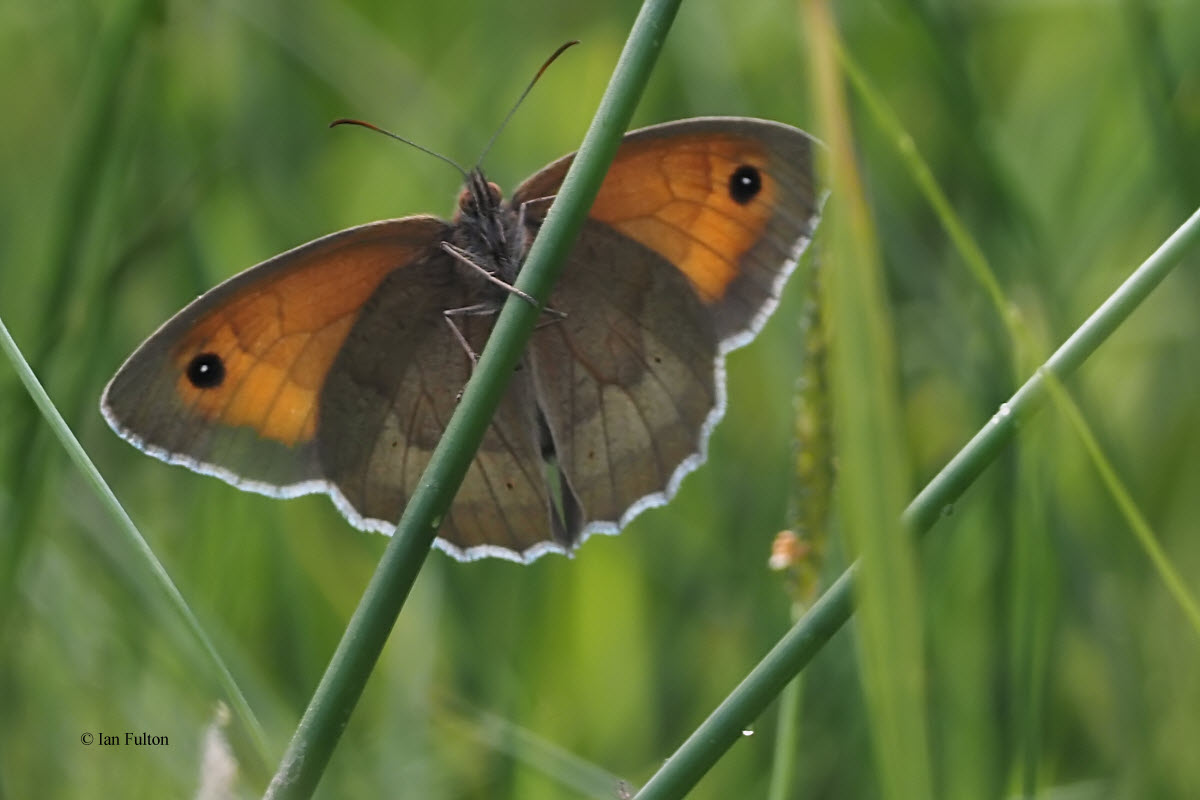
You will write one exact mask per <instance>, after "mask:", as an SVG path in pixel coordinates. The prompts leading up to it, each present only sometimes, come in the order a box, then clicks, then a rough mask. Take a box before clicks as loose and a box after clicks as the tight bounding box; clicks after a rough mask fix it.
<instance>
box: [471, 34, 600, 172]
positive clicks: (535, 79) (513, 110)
mask: <svg viewBox="0 0 1200 800" xmlns="http://www.w3.org/2000/svg"><path fill="white" fill-rule="evenodd" d="M577 44H579V40H578V39H572V40H571V41H569V42H567V43H566V44H563V45H561V46H560V47H559V48H558V49H557V50H555V51H554V52H553V53H551V54H550V57H549V58H547V59H546V63H544V64H542V66H541V68H540V69H539V70H538V71H537V74H536V75H534V76H533V80H531V81H530V82H529V85H528V86H526V87H525V91H523V92H521V96H520V97H518V98H517V102H515V103H513V107H512V108H511V109H509V111H508V116H506V117H505V118H504V121H503V122H501V123H500V127H499V128H496V132H495V133H493V134H492V138H491V139H488V143H487V147H485V148H483V152H482V153H480V155H479V160H478V161H476V162H475V166H476V167H478V166H479V165H480V164H482V163H483V159H484V157H485V156H487V154H488V151H489V150H491V149H492V145H493V144H495V143H496V139H497V138H499V136H500V132H501V131H503V130H504V128H505V127H506V126H507V125H508V121H509V120H510V119H512V118H513V114H515V113H517V109H518V108H520V107H521V103H522V102H524V100H525V97H526V95H528V94H529V92H530V91H531V90H532V89H533V85H534V84H535V83H537V82H538V78H540V77H542V73H543V72H545V71H546V69H547V67H549V66H550V65H551V64H553V63H554V60H555V59H557V58H558V57H559V56H561V55H562V54H563V53H564V52H565V51H566V50H567V49H568V48H571V47H574V46H575V45H577Z"/></svg>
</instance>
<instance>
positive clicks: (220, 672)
mask: <svg viewBox="0 0 1200 800" xmlns="http://www.w3.org/2000/svg"><path fill="white" fill-rule="evenodd" d="M0 349H2V350H3V351H4V354H5V355H6V356H8V359H9V361H10V362H11V363H12V365H13V369H14V370H15V371H16V373H17V377H18V378H20V380H21V383H22V385H23V386H24V387H25V390H26V391H27V392H28V393H29V396H30V398H32V400H33V403H34V406H35V407H36V408H37V409H38V410H39V411H40V412H41V413H42V416H43V417H44V418H45V420H46V422H47V423H48V424H49V426H50V429H51V431H52V432H53V433H54V436H55V437H56V438H57V439H58V441H59V443H60V444H61V445H62V447H63V449H64V450H66V451H67V455H69V456H70V457H71V460H72V461H74V462H75V466H77V467H78V468H79V471H80V472H82V473H83V476H84V477H85V478H86V479H87V481H88V483H89V484H90V485H91V487H92V489H93V490H94V491H95V492H96V495H97V496H98V497H99V498H100V501H101V503H102V504H103V505H104V507H105V508H106V509H107V510H108V512H109V513H110V514H111V515H112V517H113V519H114V520H115V521H116V523H117V527H118V529H119V530H120V531H121V533H122V535H123V536H124V537H125V540H126V542H127V543H128V544H129V545H130V546H131V547H132V548H133V549H134V550H135V551H136V552H137V553H138V554H139V555H140V556H141V557H142V559H143V560H144V561H145V563H146V565H147V566H148V567H149V568H150V572H151V574H152V575H153V576H154V579H155V581H156V582H157V583H158V586H159V588H160V589H161V590H162V592H163V593H164V594H165V595H166V596H167V599H168V600H169V601H170V604H171V607H172V608H173V609H174V610H175V612H176V613H177V614H179V617H180V619H182V620H183V623H184V625H185V626H186V627H187V629H188V631H189V632H190V633H191V634H192V636H194V637H195V640H196V642H197V643H199V645H200V648H201V649H202V650H203V651H204V654H205V655H206V656H207V657H208V660H209V662H210V665H211V668H212V670H213V672H214V673H215V675H216V679H217V682H218V683H219V684H220V685H221V687H222V689H223V690H224V691H225V694H226V697H227V698H228V700H229V703H230V705H231V706H232V707H233V710H234V712H235V713H236V714H237V716H238V717H239V718H240V719H241V721H242V724H243V725H245V727H246V730H247V731H248V732H249V735H250V739H251V741H252V742H253V745H254V748H255V751H256V755H257V756H258V757H259V758H260V759H261V760H262V762H263V763H264V764H265V763H269V751H268V749H267V737H266V734H265V733H264V732H263V729H262V726H261V725H260V724H259V722H258V719H257V718H256V717H255V715H254V712H253V711H252V710H251V708H250V704H249V703H248V702H247V701H246V697H245V695H244V694H242V690H241V687H239V686H238V684H237V681H235V680H234V678H233V673H231V672H230V671H229V667H227V666H226V665H225V662H224V660H223V659H222V658H221V655H220V653H218V652H217V648H216V647H215V646H214V645H213V643H212V640H211V639H209V637H208V634H207V633H206V632H205V630H204V627H203V626H202V625H201V624H200V621H199V620H198V619H197V618H196V615H195V614H194V613H193V612H192V609H191V607H190V606H189V605H188V602H187V600H185V599H184V597H183V595H182V594H181V593H180V591H179V588H178V587H177V586H176V585H175V582H174V581H173V580H171V576H170V575H169V574H168V573H167V570H166V568H165V567H164V566H163V565H162V562H161V561H159V560H158V557H157V556H156V555H154V551H153V550H152V549H151V548H150V545H149V544H147V543H146V539H145V538H144V537H143V536H142V534H141V531H139V530H138V529H137V526H136V525H134V523H133V520H132V519H130V518H129V515H128V514H127V513H126V512H125V509H124V507H122V505H121V502H120V501H119V500H117V497H116V495H114V494H113V491H112V489H111V488H109V486H108V484H107V483H106V482H105V481H104V477H103V476H102V475H101V474H100V471H99V470H98V469H96V465H95V464H93V463H92V460H91V459H90V458H88V454H87V452H86V451H85V450H84V449H83V446H82V445H80V444H79V440H78V439H76V438H75V434H74V433H72V432H71V428H70V426H68V425H67V422H66V420H64V419H63V418H62V415H60V414H59V413H58V409H57V408H56V407H55V406H54V402H53V401H52V400H51V399H50V396H49V395H48V394H46V390H45V389H44V388H43V387H42V384H41V383H40V382H39V381H38V379H37V376H36V375H35V374H34V373H33V369H32V368H31V367H30V365H29V363H28V362H27V361H26V360H25V358H24V356H23V355H22V354H21V351H20V349H19V348H18V347H17V343H16V342H15V341H13V338H12V336H11V335H10V334H9V332H8V328H7V327H6V326H5V325H4V321H3V320H0Z"/></svg>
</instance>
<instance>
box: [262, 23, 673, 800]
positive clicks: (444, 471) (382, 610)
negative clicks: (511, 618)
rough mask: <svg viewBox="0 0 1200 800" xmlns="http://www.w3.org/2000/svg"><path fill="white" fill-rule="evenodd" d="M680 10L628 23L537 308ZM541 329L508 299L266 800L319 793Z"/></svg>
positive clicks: (537, 247) (537, 253) (561, 212)
mask: <svg viewBox="0 0 1200 800" xmlns="http://www.w3.org/2000/svg"><path fill="white" fill-rule="evenodd" d="M679 3H680V0H647V1H646V3H645V4H644V5H643V6H642V9H641V12H640V13H639V14H638V18H637V20H636V21H635V22H634V25H633V30H632V31H631V32H630V35H629V39H628V40H627V41H626V43H625V49H624V51H623V52H622V53H621V58H620V60H619V61H618V63H617V67H616V69H615V71H614V72H613V77H612V80H611V81H610V82H609V85H608V89H607V91H606V92H605V94H604V98H603V99H602V100H601V101H600V107H599V109H597V111H596V115H595V117H594V119H593V120H592V124H591V127H590V128H589V129H588V132H587V135H586V136H585V137H584V141H583V145H582V146H581V147H580V149H579V154H578V155H577V156H576V158H575V160H574V162H573V163H572V165H571V168H570V171H569V172H568V173H567V176H566V179H565V180H564V182H563V185H562V189H561V190H560V191H559V194H558V198H557V200H556V201H555V203H554V205H553V207H552V208H551V210H550V213H549V215H548V216H547V218H546V222H545V224H544V225H543V226H542V230H541V232H540V233H539V235H538V237H537V240H536V241H535V242H534V245H533V247H532V248H531V250H530V253H529V257H528V258H527V259H526V261H525V264H524V266H523V267H522V269H521V274H520V277H519V279H518V281H517V286H518V288H520V289H521V290H523V291H525V292H527V293H528V294H530V295H532V296H533V297H534V298H536V299H538V300H539V301H541V302H544V301H545V299H546V298H547V297H548V296H549V294H550V287H551V285H552V284H553V282H554V280H555V279H556V278H557V277H558V273H559V272H560V271H561V265H562V263H563V259H564V257H565V256H566V254H567V251H568V249H569V248H570V247H571V245H572V243H573V242H574V239H575V235H576V233H578V231H579V228H580V226H581V225H582V224H583V220H584V218H585V216H586V215H587V211H588V209H589V208H591V205H592V201H593V200H594V199H595V197H596V193H597V192H598V191H599V190H600V183H601V181H602V180H603V179H604V175H605V174H606V173H607V171H608V166H609V164H610V163H611V162H612V159H613V156H615V155H616V151H617V147H618V146H619V145H620V141H621V136H622V135H623V134H624V132H625V129H626V128H627V127H628V125H629V120H630V118H631V117H632V116H633V110H634V108H635V107H636V105H637V101H638V99H639V98H640V97H641V94H642V89H643V88H644V87H645V85H646V81H647V80H648V79H649V76H650V70H651V68H652V67H653V65H654V62H655V60H656V58H657V56H658V53H659V51H660V50H661V48H662V44H663V40H664V39H665V37H666V33H667V29H668V28H669V27H670V24H671V22H672V20H673V19H674V17H675V12H676V10H677V9H678V7H679ZM537 320H538V312H537V310H536V309H534V308H533V307H532V306H530V305H529V304H528V303H526V302H524V301H522V300H520V299H519V298H516V297H511V298H510V299H509V301H508V303H507V304H506V305H505V307H504V310H503V312H502V313H501V314H500V317H499V319H498V320H497V321H496V326H495V329H494V330H493V333H492V336H491V339H490V340H489V341H488V345H487V347H486V348H484V351H483V353H482V354H481V356H480V359H479V364H478V366H477V368H476V369H475V373H474V375H473V376H472V377H471V380H470V382H469V383H468V384H467V387H466V389H465V390H464V391H463V397H462V401H461V402H460V403H459V406H458V408H457V410H456V411H455V413H454V416H453V417H452V418H451V420H450V422H449V424H448V425H447V426H446V432H445V434H444V435H443V436H442V439H441V441H440V442H439V443H438V446H437V449H436V450H434V452H433V455H432V457H431V458H430V461H429V466H428V468H427V469H426V470H425V474H424V475H423V476H422V478H421V482H420V484H419V488H418V490H417V491H416V492H415V493H414V494H413V497H412V499H411V500H410V502H409V503H408V505H407V507H406V508H405V509H404V514H403V516H402V517H401V519H400V523H399V525H398V526H397V528H396V533H395V535H394V536H393V537H392V540H391V541H390V542H389V543H388V546H387V549H386V550H385V551H384V554H383V557H382V558H381V559H380V562H379V566H378V567H377V568H376V570H375V574H374V575H373V576H372V578H371V581H370V583H369V584H368V585H367V589H366V591H365V592H364V594H363V598H362V600H361V602H360V603H359V605H358V608H357V610H356V611H355V612H354V616H353V617H352V618H351V619H350V623H349V625H348V626H347V628H346V632H345V634H344V635H343V636H342V641H341V642H340V643H339V644H338V647H337V650H336V651H335V652H334V654H333V659H332V660H331V661H330V664H329V667H328V668H327V669H326V671H325V675H324V676H323V677H322V678H321V683H320V685H319V686H318V687H317V690H316V692H315V693H314V694H313V697H312V700H311V702H310V703H309V706H308V709H307V710H306V711H305V712H304V716H303V718H302V719H301V720H300V725H299V726H298V727H297V729H296V732H295V734H294V735H293V737H292V741H291V744H290V745H289V746H288V750H287V753H286V754H285V755H284V757H283V761H282V763H281V764H280V766H279V771H278V772H277V773H276V775H275V778H274V779H273V780H272V781H271V785H270V787H269V788H268V790H267V796H268V797H270V798H303V797H309V796H311V795H312V793H313V791H314V790H315V788H316V785H317V782H318V781H319V780H320V778H321V775H322V773H323V772H324V770H325V766H326V764H327V763H328V762H329V758H330V755H331V754H332V753H333V748H334V747H335V746H336V745H337V742H338V739H339V738H340V737H341V734H342V730H343V729H344V728H345V727H346V723H347V722H348V721H349V718H350V714H351V712H352V711H353V710H354V706H355V704H356V703H357V702H358V698H359V696H360V695H361V694H362V691H363V687H364V686H365V685H366V682H367V678H368V677H369V676H370V674H371V671H372V669H373V668H374V666H375V663H376V661H377V660H378V659H379V654H380V652H381V651H382V650H383V645H384V643H385V642H386V641H387V637H388V634H389V633H390V632H391V630H392V626H393V625H394V624H395V621H396V618H397V616H398V615H399V614H400V609H401V608H402V607H403V605H404V601H405V599H406V598H407V597H408V593H409V591H410V589H411V588H412V585H413V582H414V581H415V580H416V577H417V574H418V572H419V571H420V569H421V565H422V564H423V563H424V561H425V556H426V555H427V554H428V553H429V549H430V547H431V546H432V544H433V540H434V538H435V536H436V535H437V528H438V523H439V521H440V520H441V519H442V518H444V516H445V514H446V512H447V510H448V509H449V508H450V503H451V501H452V500H453V498H454V493H455V492H456V491H457V490H458V486H459V484H460V483H462V480H463V477H464V476H465V475H466V472H467V468H468V467H469V466H470V463H471V460H472V459H473V458H474V455H475V451H476V450H477V449H478V448H479V444H480V442H481V441H482V440H483V434H484V431H485V430H486V429H487V426H488V425H489V424H490V421H491V418H492V414H493V413H494V412H495V410H496V407H497V405H498V404H499V402H500V398H501V395H502V394H503V392H504V388H505V386H506V384H507V383H508V380H509V378H510V377H511V375H512V373H513V369H514V368H515V367H516V365H517V361H518V359H519V358H520V356H521V352H522V350H523V349H524V346H525V342H526V341H527V340H528V338H529V335H530V333H531V332H532V331H533V326H534V324H535V323H536V322H537Z"/></svg>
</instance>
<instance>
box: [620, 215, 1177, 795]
mask: <svg viewBox="0 0 1200 800" xmlns="http://www.w3.org/2000/svg"><path fill="white" fill-rule="evenodd" d="M1198 242H1200V211H1196V212H1195V213H1194V214H1192V216H1191V217H1189V218H1188V220H1187V222H1185V223H1184V224H1183V225H1181V226H1180V227H1179V229H1178V230H1176V231H1175V233H1173V234H1172V235H1171V236H1170V238H1168V239H1167V241H1165V242H1164V243H1163V244H1162V246H1161V247H1159V248H1158V250H1156V251H1155V252H1154V254H1153V255H1151V256H1150V257H1149V258H1148V259H1146V261H1145V262H1143V263H1142V265H1141V266H1140V267H1138V268H1137V269H1136V270H1135V271H1134V273H1133V274H1132V275H1131V276H1129V278H1128V279H1126V281H1125V282H1124V283H1122V284H1121V286H1120V287H1119V288H1118V289H1117V290H1116V291H1115V292H1113V293H1112V295H1110V296H1109V298H1108V299H1107V300H1106V301H1104V303H1103V305H1101V306H1100V308H1098V309H1097V310H1096V311H1095V312H1094V313H1093V314H1092V315H1091V316H1090V317H1088V319H1087V321H1086V322H1084V323H1083V324H1082V325H1080V326H1079V328H1077V329H1076V331H1075V333H1073V334H1072V335H1071V337H1070V338H1069V339H1067V341H1066V342H1065V343H1064V344H1063V345H1062V346H1061V347H1059V348H1058V350H1056V351H1055V352H1054V354H1053V355H1052V356H1050V358H1049V360H1047V361H1046V363H1045V364H1043V365H1042V366H1041V367H1040V368H1039V369H1038V370H1037V372H1036V373H1035V374H1034V375H1033V377H1031V378H1030V379H1029V380H1028V381H1026V382H1025V384H1024V385H1023V386H1022V387H1021V388H1020V389H1018V390H1017V392H1016V394H1014V395H1013V396H1012V398H1011V399H1010V400H1009V401H1008V402H1007V403H1003V404H1002V405H1001V406H1000V408H999V410H998V411H997V413H996V415H995V416H993V417H992V419H991V420H990V421H989V422H988V423H987V424H986V425H985V426H984V427H983V428H982V429H981V430H980V431H979V432H978V433H976V434H975V436H974V437H972V438H971V441H969V442H968V443H967V444H966V446H965V447H963V448H962V450H960V451H959V452H958V454H957V455H955V456H954V458H952V459H951V460H950V463H948V464H947V465H946V466H945V467H943V468H942V470H941V472H939V473H938V474H937V475H936V476H934V478H933V480H931V481H930V482H929V483H928V484H926V486H925V488H924V489H922V490H921V492H920V493H919V494H918V495H917V496H916V497H915V498H914V499H913V501H912V502H911V503H909V505H908V507H907V508H906V509H905V510H904V514H903V516H902V517H901V519H902V521H903V523H904V527H905V528H906V529H907V530H909V531H911V532H913V533H923V532H924V531H926V530H928V529H929V528H930V527H932V525H933V524H934V523H935V522H936V521H937V520H938V519H939V518H940V517H941V516H942V515H943V513H945V511H946V510H947V509H949V508H951V507H952V505H953V503H954V502H955V501H956V500H957V499H958V498H959V497H960V496H961V495H962V494H963V492H964V491H966V489H967V487H968V486H970V485H971V483H972V482H973V481H974V480H975V478H977V477H978V476H979V474H980V473H981V472H983V470H984V468H985V467H987V466H988V465H989V464H990V463H991V462H992V461H993V460H994V459H995V458H996V456H997V454H998V453H999V452H1000V449H1001V448H1002V447H1003V446H1004V445H1005V444H1007V443H1008V442H1009V440H1011V439H1012V438H1013V436H1014V434H1015V433H1016V431H1017V429H1018V427H1019V426H1020V424H1021V423H1022V422H1023V421H1025V420H1026V419H1028V417H1029V416H1030V415H1031V414H1032V413H1033V412H1034V411H1035V410H1036V409H1037V408H1038V406H1039V405H1040V404H1041V403H1042V401H1043V400H1045V398H1046V395H1047V393H1048V392H1049V391H1050V383H1049V382H1050V381H1051V380H1062V379H1063V378H1065V377H1067V376H1068V375H1070V374H1071V373H1073V372H1074V371H1075V370H1076V369H1078V368H1079V365H1080V364H1082V363H1083V362H1084V361H1085V360H1086V359H1087V358H1088V357H1089V356H1090V355H1091V354H1092V353H1094V352H1095V351H1096V349H1097V348H1098V347H1099V346H1100V345H1101V343H1103V342H1104V340H1105V339H1107V338H1108V337H1109V335H1111V334H1112V332H1113V331H1115V330H1116V329H1117V327H1118V326H1120V325H1121V323H1122V322H1124V321H1125V320H1126V319H1127V318H1128V317H1129V315H1130V314H1131V313H1133V310H1134V309H1135V308H1137V307H1138V305H1140V304H1141V303H1142V301H1143V300H1145V299H1146V297H1147V296H1148V295H1149V294H1150V292H1151V291H1152V290H1153V289H1154V287H1156V286H1158V284H1159V283H1160V282H1161V281H1162V279H1163V278H1164V277H1166V275H1167V273H1169V272H1170V271H1171V270H1172V269H1173V268H1174V267H1175V266H1176V265H1177V264H1178V263H1179V262H1180V260H1181V259H1182V258H1183V255H1184V253H1186V252H1187V251H1188V250H1189V249H1191V248H1194V247H1195V246H1196V245H1197V243H1198ZM857 570H858V566H857V564H855V565H852V566H851V567H850V568H849V569H847V570H846V571H845V572H844V573H842V575H841V577H840V578H838V580H837V581H836V582H835V583H834V584H833V585H832V586H830V587H829V590H828V591H826V592H825V594H823V595H822V596H821V599H820V600H818V601H817V603H816V604H815V605H813V607H812V610H811V611H809V612H808V613H807V614H806V615H805V616H804V617H803V618H802V619H801V620H800V621H799V622H797V623H796V625H795V626H793V627H792V629H791V630H789V631H788V632H787V634H785V635H784V637H783V638H782V639H781V640H780V641H779V643H778V644H776V645H775V647H774V648H772V649H771V651H770V652H769V653H767V655H766V657H765V658H764V659H763V660H762V661H760V662H759V664H758V666H756V667H755V668H754V670H753V671H751V673H750V674H749V675H747V676H746V678H745V680H743V681H742V682H741V683H740V684H738V686H737V688H736V689H734V690H733V692H732V693H731V694H730V695H729V696H728V697H727V698H725V700H724V702H722V703H721V705H719V706H718V707H717V709H716V710H715V711H713V713H712V714H711V715H710V716H709V717H708V719H706V720H705V721H704V722H703V723H702V724H701V725H700V727H698V728H697V729H696V730H695V732H694V733H692V735H691V736H689V737H688V739H687V741H685V742H684V743H683V744H682V745H681V746H680V747H679V749H678V750H676V751H675V753H674V754H673V755H672V756H671V757H670V758H669V759H668V760H667V762H666V763H665V764H664V765H663V766H662V768H660V769H659V770H658V772H656V773H655V774H654V775H653V776H652V777H651V779H650V781H649V782H647V783H646V785H645V786H644V787H642V790H641V791H640V792H638V793H637V795H636V797H635V800H666V798H679V797H683V796H684V795H685V794H686V793H687V792H688V791H690V790H691V789H692V787H694V786H695V785H696V783H697V782H699V780H700V778H701V777H703V776H704V774H705V773H706V772H708V770H709V768H710V767H712V765H713V764H715V763H716V761H717V759H718V758H720V757H721V755H722V754H723V753H724V752H725V751H726V750H728V749H729V748H730V746H732V745H733V743H734V742H736V741H737V740H738V739H739V738H740V737H741V732H742V730H744V729H745V728H746V727H747V726H749V725H750V724H751V723H753V722H754V720H755V719H757V718H758V716H759V715H760V714H762V712H763V710H765V709H766V707H767V705H768V704H769V703H770V702H771V701H772V700H773V699H774V698H775V696H776V695H778V694H779V692H781V691H782V690H783V687H784V686H786V685H787V683H788V681H790V680H791V679H792V678H793V677H794V676H795V675H796V674H798V673H799V672H800V671H801V670H802V669H804V667H805V666H806V665H807V664H808V662H809V661H811V660H812V658H813V656H815V655H816V654H817V653H818V652H820V650H821V647H822V646H823V645H824V644H825V642H826V641H828V640H829V639H830V638H831V637H832V636H833V635H834V634H835V633H837V631H838V629H840V628H841V627H842V625H843V624H845V622H846V620H848V619H849V618H850V615H851V614H852V613H853V611H854V601H853V593H854V583H855V574H856V573H857Z"/></svg>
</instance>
